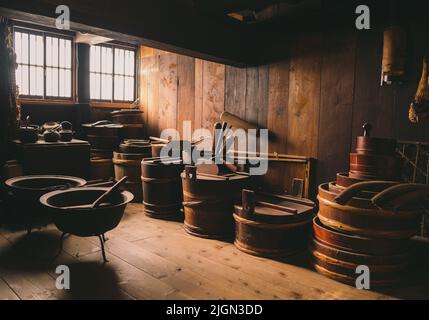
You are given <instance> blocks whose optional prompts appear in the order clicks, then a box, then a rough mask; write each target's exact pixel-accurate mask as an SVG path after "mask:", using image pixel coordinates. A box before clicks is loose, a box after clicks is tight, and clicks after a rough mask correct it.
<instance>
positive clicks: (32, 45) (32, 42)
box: [30, 34, 36, 91]
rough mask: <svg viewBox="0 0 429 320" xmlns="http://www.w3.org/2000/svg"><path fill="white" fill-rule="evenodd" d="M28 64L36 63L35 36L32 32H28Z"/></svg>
mask: <svg viewBox="0 0 429 320" xmlns="http://www.w3.org/2000/svg"><path fill="white" fill-rule="evenodd" d="M30 64H32V65H35V64H36V36H35V35H34V34H30ZM30 72H31V71H30ZM30 75H31V73H30ZM30 91H31V90H30Z"/></svg>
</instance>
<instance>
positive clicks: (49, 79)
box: [46, 51, 52, 96]
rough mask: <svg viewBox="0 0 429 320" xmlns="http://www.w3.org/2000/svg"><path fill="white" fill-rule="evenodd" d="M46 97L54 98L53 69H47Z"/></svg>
mask: <svg viewBox="0 0 429 320" xmlns="http://www.w3.org/2000/svg"><path fill="white" fill-rule="evenodd" d="M47 52H48V51H47ZM46 95H47V96H52V68H46Z"/></svg>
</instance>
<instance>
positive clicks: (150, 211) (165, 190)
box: [141, 158, 184, 219]
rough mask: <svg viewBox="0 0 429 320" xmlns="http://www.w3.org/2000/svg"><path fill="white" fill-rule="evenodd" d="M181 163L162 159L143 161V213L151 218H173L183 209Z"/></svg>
mask: <svg viewBox="0 0 429 320" xmlns="http://www.w3.org/2000/svg"><path fill="white" fill-rule="evenodd" d="M183 168H184V166H183V163H182V161H181V160H180V159H178V160H173V161H170V160H166V159H162V158H150V159H144V160H143V161H142V164H141V171H142V177H141V179H142V184H143V199H144V202H143V204H144V206H145V208H144V212H145V214H146V215H148V216H150V217H152V218H161V219H162V218H174V217H179V216H180V215H181V210H182V208H183V205H182V201H183V192H182V180H181V178H180V174H181V172H182V171H183Z"/></svg>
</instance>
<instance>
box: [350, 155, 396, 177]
mask: <svg viewBox="0 0 429 320" xmlns="http://www.w3.org/2000/svg"><path fill="white" fill-rule="evenodd" d="M401 167H402V161H401V159H400V158H398V157H395V156H379V155H366V154H359V153H350V177H353V178H358V179H361V178H362V179H366V178H373V179H380V180H381V178H384V179H385V180H398V177H399V176H400V174H401Z"/></svg>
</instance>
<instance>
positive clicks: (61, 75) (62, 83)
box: [58, 69, 66, 97]
mask: <svg viewBox="0 0 429 320" xmlns="http://www.w3.org/2000/svg"><path fill="white" fill-rule="evenodd" d="M59 78H60V80H59V83H58V86H59V96H60V97H64V96H65V85H66V84H65V80H66V79H65V72H64V69H60V70H59Z"/></svg>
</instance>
